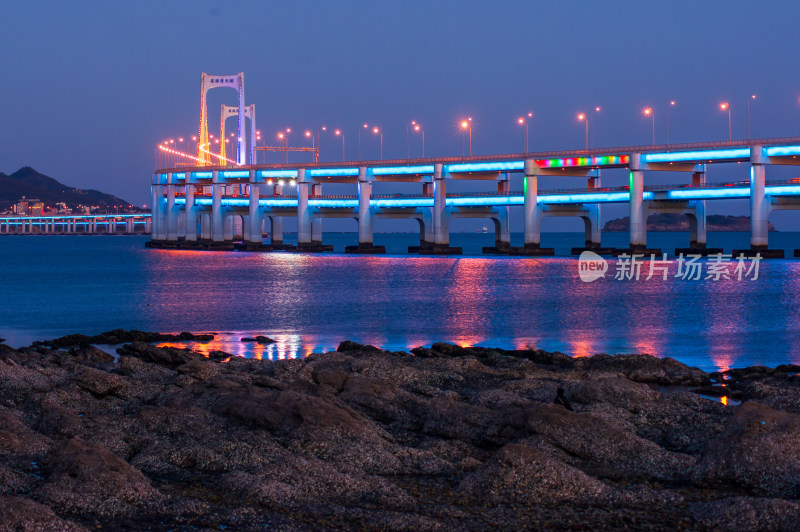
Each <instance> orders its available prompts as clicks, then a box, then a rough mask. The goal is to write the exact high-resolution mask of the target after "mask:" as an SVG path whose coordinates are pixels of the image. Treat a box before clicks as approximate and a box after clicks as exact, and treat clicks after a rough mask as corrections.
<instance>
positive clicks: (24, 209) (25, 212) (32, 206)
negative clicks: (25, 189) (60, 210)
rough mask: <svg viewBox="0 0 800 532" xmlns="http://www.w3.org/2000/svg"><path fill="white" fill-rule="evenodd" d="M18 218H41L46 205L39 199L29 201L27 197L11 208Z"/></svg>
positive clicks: (23, 197)
mask: <svg viewBox="0 0 800 532" xmlns="http://www.w3.org/2000/svg"><path fill="white" fill-rule="evenodd" d="M11 211H12V212H13V213H14V214H16V215H17V216H41V215H42V212H44V203H43V202H42V201H41V200H38V199H28V198H26V197H25V196H22V198H21V199H20V200H19V201H18V202H17V203H15V204H14V206H13V207H11Z"/></svg>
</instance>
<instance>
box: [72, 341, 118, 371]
mask: <svg viewBox="0 0 800 532" xmlns="http://www.w3.org/2000/svg"><path fill="white" fill-rule="evenodd" d="M69 354H70V355H72V356H73V357H75V359H76V360H77V361H79V362H83V363H86V364H91V365H95V366H103V367H105V366H107V365H109V364H112V363H113V362H114V357H113V355H109V354H108V353H106V352H105V351H103V350H102V349H100V348H98V347H95V346H93V345H87V346H83V347H73V348H71V349H70V350H69Z"/></svg>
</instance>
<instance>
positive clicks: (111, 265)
mask: <svg viewBox="0 0 800 532" xmlns="http://www.w3.org/2000/svg"><path fill="white" fill-rule="evenodd" d="M290 236H292V235H287V241H289V237H290ZM493 238H494V237H493V235H492V234H454V235H452V238H451V244H452V245H457V246H463V247H464V252H465V255H464V256H461V257H419V256H411V255H406V254H404V251H405V249H406V247H407V246H408V245H414V244H416V243H417V241H418V236H417V235H410V234H377V235H376V236H375V241H376V243H378V244H385V245H386V246H387V249H388V251H389V252H390V254H388V255H385V256H354V255H344V254H342V253H341V251H342V250H343V249H344V246H345V245H349V244H354V243H355V242H356V236H355V235H354V234H348V233H326V234H325V241H326V243H332V244H334V245H335V247H336V250H337V253H329V254H293V253H235V252H194V251H161V250H148V249H145V248H144V243H145V241H146V240H147V239H148V237H124V236H27V237H26V236H3V237H0V293H2V297H3V304H2V305H0V336H2V337H4V338H7V339H8V343H9V344H11V345H14V346H21V345H27V344H29V343H30V342H31V341H33V340H38V339H46V338H52V337H56V336H62V335H65V334H69V333H74V332H80V333H85V334H94V333H98V332H102V331H106V330H110V329H115V328H125V329H131V328H135V329H142V330H150V331H162V332H179V331H195V332H198V331H213V332H217V333H221V334H220V335H219V336H218V338H217V339H216V340H215V341H213V342H211V343H209V344H205V345H202V346H200V347H201V348H202V349H207V350H211V349H222V350H225V351H228V352H231V353H237V354H243V355H246V356H258V357H269V358H279V357H295V356H304V355H306V354H308V353H311V352H318V351H322V350H330V349H335V347H336V346H337V345H338V343H339V342H340V341H341V340H344V339H351V340H355V341H358V342H363V343H371V344H374V345H378V346H381V347H384V348H389V349H407V348H410V347H415V346H420V345H430V344H431V343H432V342H435V341H449V342H454V343H458V344H462V345H469V344H472V345H483V346H497V347H503V348H514V347H525V346H533V345H536V346H538V347H540V348H543V349H547V350H560V351H564V352H566V353H570V354H573V355H590V354H593V353H597V352H607V353H640V352H642V353H651V354H654V355H663V356H672V357H675V358H677V359H679V360H682V361H684V362H686V363H688V364H691V365H696V366H699V367H702V368H704V369H716V368H728V367H736V366H746V365H752V364H765V365H776V364H781V363H789V362H792V363H800V260H797V261H795V260H773V261H764V262H762V263H761V264H760V268H759V272H758V274H759V278H758V279H757V280H755V281H751V280H749V278H745V279H743V280H741V281H739V280H737V279H736V275H735V274H734V267H735V265H736V263H735V261H734V262H731V263H730V265H729V266H730V272H731V274H732V277H733V278H732V279H731V280H724V279H722V280H718V281H714V280H712V279H703V280H700V281H689V280H684V279H682V278H676V277H675V276H674V275H675V274H676V273H677V267H678V265H677V263H672V264H670V265H669V268H670V271H669V279H668V280H666V281H665V280H663V279H662V278H661V277H660V275H659V276H657V277H655V278H653V279H650V280H645V277H646V273H647V271H648V268H647V266H645V267H644V268H643V270H642V279H640V280H638V281H636V280H615V279H614V278H613V277H614V275H615V271H616V268H617V262H616V261H609V272H608V274H607V276H606V277H605V278H603V279H599V280H597V281H595V282H592V283H584V282H582V281H581V280H580V278H579V276H578V262H577V260H576V259H575V258H571V257H567V256H561V257H555V258H547V259H529V258H518V257H489V256H480V255H479V253H480V248H481V247H482V246H485V245H492V243H493ZM648 238H649V244H650V245H652V246H661V247H662V248H664V250H667V249H669V250H670V251H671V250H672V248H675V247H676V246H686V245H687V244H688V237H687V235H686V234H685V233H676V234H672V233H650V234H649V235H648ZM748 238H749V236H748V234H745V233H712V234H710V235H709V246H714V247H723V248H725V250H726V252H728V253H730V251H731V250H732V249H733V248H734V247H746V246H747V242H748ZM520 240H521V236H520V235H514V238H513V243H514V245H518V244H519V241H520ZM582 241H583V235H582V234H578V233H546V234H544V235H543V245H546V246H551V247H552V246H554V247H556V252H557V253H560V254H562V255H566V254H567V253H568V251H569V248H570V247H571V246H578V245H582ZM626 241H627V234H624V233H608V234H605V235H604V236H603V244H604V245H610V246H623V245H624V244H625V242H626ZM770 241H771V245H772V246H773V247H777V248H784V249H787V250H789V256H791V250H793V249H794V248H795V247H800V234H798V233H773V234H770ZM748 266H751V264H749V263H748ZM703 267H704V270H703V272H702V274H703V277H705V276H706V275H707V268H708V263H707V262H705V261H704V262H703ZM750 277H752V273H751V275H750ZM253 334H264V335H267V336H270V337H272V338H274V339H276V340H277V343H276V344H271V345H268V346H256V345H253V344H245V343H242V342H240V341H239V340H240V338H241V337H242V336H245V335H253Z"/></svg>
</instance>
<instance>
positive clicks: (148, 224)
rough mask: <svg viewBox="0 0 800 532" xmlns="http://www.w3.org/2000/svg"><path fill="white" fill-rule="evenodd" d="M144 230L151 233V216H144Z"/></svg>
mask: <svg viewBox="0 0 800 532" xmlns="http://www.w3.org/2000/svg"><path fill="white" fill-rule="evenodd" d="M74 227H75V226H74V225H73V227H72V228H70V232H72V230H73V229H74ZM144 232H145V233H150V234H151V235H152V234H153V217H152V216H151V217H150V218H145V220H144Z"/></svg>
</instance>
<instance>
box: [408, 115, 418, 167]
mask: <svg viewBox="0 0 800 532" xmlns="http://www.w3.org/2000/svg"><path fill="white" fill-rule="evenodd" d="M410 125H412V126H416V125H417V121H416V120H412V121H411V124H410ZM408 126H409V124H406V159H408V158H409V152H408Z"/></svg>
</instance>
